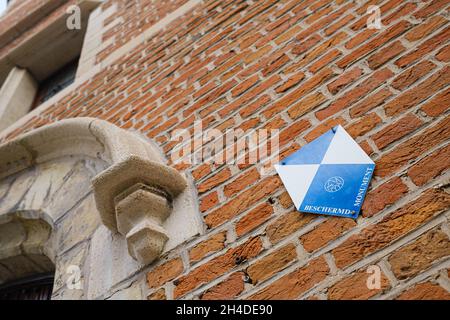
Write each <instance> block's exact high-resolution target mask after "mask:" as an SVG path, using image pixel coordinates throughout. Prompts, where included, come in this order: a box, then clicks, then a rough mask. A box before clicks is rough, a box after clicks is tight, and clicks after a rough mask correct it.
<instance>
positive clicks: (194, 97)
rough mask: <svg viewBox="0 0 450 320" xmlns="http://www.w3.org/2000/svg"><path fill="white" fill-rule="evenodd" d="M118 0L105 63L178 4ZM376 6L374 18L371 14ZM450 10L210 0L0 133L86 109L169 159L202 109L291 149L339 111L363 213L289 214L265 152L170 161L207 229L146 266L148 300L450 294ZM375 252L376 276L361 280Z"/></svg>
mask: <svg viewBox="0 0 450 320" xmlns="http://www.w3.org/2000/svg"><path fill="white" fill-rule="evenodd" d="M187 2H189V1H187ZM113 3H116V4H118V6H117V11H116V13H115V14H114V16H113V17H111V18H110V19H109V20H108V21H106V22H105V23H106V24H108V23H110V22H111V21H113V20H114V18H120V17H122V18H123V19H122V20H121V19H119V20H118V21H121V22H120V24H119V25H117V26H115V27H114V28H111V29H110V30H111V33H107V34H104V38H103V40H104V41H108V38H109V37H110V36H111V34H114V37H115V39H116V40H115V41H114V44H112V45H111V46H110V47H108V49H106V51H103V52H102V53H101V55H100V58H99V59H100V60H103V59H104V58H105V57H106V56H107V55H109V54H110V53H111V52H113V51H115V50H116V49H117V48H119V47H120V46H121V45H123V44H125V43H126V42H127V41H128V40H129V39H133V38H135V37H138V36H139V35H140V32H141V30H143V29H145V28H148V27H150V25H152V24H154V23H155V21H156V20H155V17H164V16H166V15H167V14H168V13H170V12H172V11H173V10H176V8H178V7H179V6H181V5H183V4H185V3H186V1H159V5H158V6H157V8H153V7H152V5H150V2H149V1H114V0H110V1H106V2H105V3H104V4H103V5H102V6H103V10H106V8H108V7H109V6H111V5H112V4H113ZM373 4H376V5H378V6H379V7H380V9H381V14H382V23H383V25H384V26H383V28H382V29H381V30H376V29H368V28H367V25H366V21H367V18H368V15H367V14H366V10H367V7H368V6H369V5H373ZM449 8H450V2H449V1H448V0H434V1H398V0H386V1H376V0H370V1H342V0H336V1H330V0H310V1H302V2H300V1H297V0H290V1H289V0H285V1H282V0H280V1H275V0H271V1H241V0H237V1H236V0H235V1H231V0H217V1H214V0H210V1H204V2H203V3H200V4H198V5H196V6H195V7H194V9H193V10H191V11H189V12H188V13H187V14H184V15H182V16H180V17H177V19H175V20H173V21H172V22H170V24H168V25H167V26H166V28H165V29H162V30H160V31H158V32H156V33H155V34H154V35H153V36H152V37H151V38H150V39H147V40H144V41H142V43H140V44H139V45H137V46H135V47H134V48H132V49H130V51H128V52H127V53H125V54H124V55H122V56H121V57H119V58H118V59H116V60H114V61H113V62H112V63H111V64H109V65H108V66H106V67H105V68H103V69H102V70H101V71H100V72H98V73H96V74H95V75H93V76H92V77H91V78H90V79H89V80H87V81H86V82H84V83H83V84H81V85H80V86H78V87H77V88H76V89H74V90H73V91H72V92H71V93H69V94H67V95H66V96H65V97H63V98H62V99H60V100H59V101H57V102H56V103H55V104H53V105H51V106H49V107H47V108H46V109H45V110H39V112H38V113H36V114H33V116H32V117H30V118H29V119H28V121H27V122H26V123H24V124H23V125H22V126H20V127H19V128H17V129H16V130H14V131H12V132H10V133H9V134H8V135H7V136H6V137H3V140H5V139H10V138H12V137H15V136H17V135H19V134H22V133H23V132H26V131H28V130H30V129H32V128H36V127H39V126H42V125H44V124H46V123H50V122H54V121H57V120H60V119H64V118H70V117H80V116H90V117H97V118H101V119H105V120H108V121H110V122H112V123H114V124H116V125H118V126H120V127H123V128H126V129H128V130H131V131H137V132H139V133H141V134H142V135H144V136H146V137H148V138H151V139H153V140H154V141H156V142H157V144H158V145H159V146H160V148H161V150H162V151H163V152H164V153H166V155H167V157H168V158H170V152H171V150H173V148H174V147H175V146H176V145H177V141H172V140H171V133H172V132H173V130H175V129H179V128H188V129H192V127H193V125H194V121H195V120H201V121H202V124H203V128H219V129H220V130H225V129H229V128H246V129H248V128H276V129H279V130H280V147H281V151H282V154H288V153H290V152H293V151H294V150H297V149H299V148H300V147H301V146H302V145H304V144H305V143H307V142H309V141H311V140H313V139H314V138H316V137H317V136H319V135H320V134H321V133H323V132H325V131H327V130H329V129H330V128H331V127H332V126H334V125H336V124H341V125H343V126H344V127H345V128H346V129H347V131H348V132H349V133H350V134H351V135H352V136H353V137H354V138H355V139H356V141H357V142H358V143H360V145H361V146H362V148H363V149H364V150H365V151H366V152H367V153H368V154H369V155H370V156H371V157H372V159H373V160H374V161H375V162H376V165H377V168H376V172H375V176H374V179H373V180H372V183H371V187H370V190H369V192H368V195H367V198H366V201H365V203H364V206H363V210H362V214H361V216H360V217H359V218H358V219H357V220H356V221H354V220H351V219H344V218H327V217H323V216H317V215H311V214H304V213H298V212H296V211H295V209H294V207H293V204H292V203H291V200H290V198H289V196H288V195H287V193H286V191H285V189H284V187H283V185H282V183H281V181H280V179H279V177H278V176H277V175H275V174H272V175H268V176H261V174H260V172H259V171H258V170H257V169H258V167H259V166H260V165H259V164H256V165H252V164H243V165H233V164H228V165H214V164H204V163H202V164H196V165H183V166H178V168H179V169H180V170H182V171H183V172H186V173H187V174H188V175H189V176H191V177H192V179H193V180H194V181H195V184H196V186H197V190H198V199H199V210H200V212H201V214H202V215H203V217H204V229H205V232H204V234H202V235H200V236H199V237H196V238H195V239H192V241H190V242H189V243H186V244H185V245H183V246H180V247H178V248H176V249H175V250H173V251H172V252H170V253H169V254H168V255H166V256H165V257H163V258H162V259H161V260H160V261H159V262H157V263H156V264H155V265H152V266H149V267H148V268H147V270H146V272H147V282H148V289H149V290H148V294H149V298H150V299H165V298H169V299H173V298H201V299H215V298H230V299H232V298H252V299H253V298H254V299H272V298H281V299H298V298H306V299H326V298H328V299H344V298H351V299H367V298H385V299H392V298H398V299H417V298H419V299H422V298H445V299H450V293H449V290H450V281H449V273H450V259H449V256H450V242H449V237H450V212H449V208H450V194H449V189H450V188H449V182H450V175H449V174H450V173H449V172H448V168H449V166H450V160H449V159H450V147H449V137H450V117H449V112H448V109H449V108H448V107H449V105H450V95H449V94H450V91H449V83H450V78H449V77H450V70H449V65H448V62H449V60H450V46H449V39H450V27H449V20H448V13H449V12H448V10H449ZM141 9H142V10H141ZM144 9H145V10H144ZM153 10H154V11H153ZM144 11H145V12H144ZM153 12H156V13H154V14H155V15H154V14H153ZM125 45H126V44H125ZM372 265H377V266H379V267H380V270H381V276H382V281H381V287H380V288H379V289H371V290H370V289H368V288H367V286H366V280H367V277H368V276H369V274H367V273H366V270H367V268H368V267H369V266H372Z"/></svg>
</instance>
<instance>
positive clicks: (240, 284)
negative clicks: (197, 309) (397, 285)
mask: <svg viewBox="0 0 450 320" xmlns="http://www.w3.org/2000/svg"><path fill="white" fill-rule="evenodd" d="M244 276H245V274H244V273H243V272H235V273H233V274H232V275H231V276H229V277H228V278H227V279H226V280H224V281H222V282H221V283H219V284H216V285H215V286H214V287H212V288H210V289H208V290H207V291H206V292H204V293H203V294H202V295H201V296H200V299H201V300H231V299H233V298H235V297H237V296H238V295H239V294H240V293H241V292H242V291H244V280H243V279H244Z"/></svg>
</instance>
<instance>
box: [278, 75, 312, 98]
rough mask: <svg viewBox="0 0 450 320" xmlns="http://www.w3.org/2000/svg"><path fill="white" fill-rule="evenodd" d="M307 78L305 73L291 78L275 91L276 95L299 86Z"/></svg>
mask: <svg viewBox="0 0 450 320" xmlns="http://www.w3.org/2000/svg"><path fill="white" fill-rule="evenodd" d="M304 78H305V74H304V73H303V72H299V73H296V74H294V75H293V76H291V77H290V78H289V79H288V80H286V82H284V83H283V84H282V85H280V86H279V87H277V88H276V89H275V92H276V93H282V92H286V91H288V90H289V89H290V88H292V87H294V86H296V85H297V84H299V83H300V82H301V81H302V80H303V79H304Z"/></svg>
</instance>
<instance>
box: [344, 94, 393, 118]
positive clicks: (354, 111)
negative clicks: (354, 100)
mask: <svg viewBox="0 0 450 320" xmlns="http://www.w3.org/2000/svg"><path fill="white" fill-rule="evenodd" d="M390 97H392V92H391V91H390V90H389V89H388V88H382V89H380V90H378V91H377V92H375V93H373V94H372V95H369V96H368V97H367V98H365V99H363V100H362V101H361V102H359V103H358V104H356V105H355V106H354V107H351V108H350V116H351V117H352V118H357V117H360V116H362V115H364V114H365V113H366V112H368V111H370V110H372V109H375V108H376V107H378V106H380V105H382V104H383V103H384V102H385V101H386V100H387V99H389V98H390Z"/></svg>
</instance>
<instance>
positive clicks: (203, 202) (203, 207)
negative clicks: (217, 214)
mask: <svg viewBox="0 0 450 320" xmlns="http://www.w3.org/2000/svg"><path fill="white" fill-rule="evenodd" d="M218 204H219V197H218V195H217V192H215V191H214V192H211V193H210V194H208V195H206V196H204V197H202V198H201V199H200V211H201V212H206V211H208V210H209V209H211V208H214V207H215V206H216V205H218Z"/></svg>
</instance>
